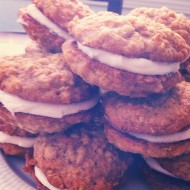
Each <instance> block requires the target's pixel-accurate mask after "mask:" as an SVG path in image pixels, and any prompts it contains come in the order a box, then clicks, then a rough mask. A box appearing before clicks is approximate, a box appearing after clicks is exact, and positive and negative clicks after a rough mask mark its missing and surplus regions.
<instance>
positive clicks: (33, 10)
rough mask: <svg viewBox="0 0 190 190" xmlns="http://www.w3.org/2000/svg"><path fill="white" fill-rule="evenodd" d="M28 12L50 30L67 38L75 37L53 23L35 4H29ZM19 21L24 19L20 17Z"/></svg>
mask: <svg viewBox="0 0 190 190" xmlns="http://www.w3.org/2000/svg"><path fill="white" fill-rule="evenodd" d="M27 13H28V14H29V15H30V16H31V17H32V18H33V19H35V20H36V21H38V22H39V23H40V24H41V25H44V26H46V27H47V28H49V30H50V31H52V32H54V33H56V34H57V35H58V36H60V37H62V38H64V39H66V40H69V39H73V37H72V36H70V35H69V33H68V32H66V31H64V30H63V29H61V28H60V27H59V26H57V25H56V24H55V23H53V22H52V21H51V20H49V19H48V18H47V17H46V16H45V15H44V14H43V13H42V12H41V11H40V10H39V9H38V8H37V7H36V6H35V5H34V4H30V5H28V7H27ZM19 21H22V20H21V19H18V22H19ZM24 24H25V23H24Z"/></svg>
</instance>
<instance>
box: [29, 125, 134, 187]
mask: <svg viewBox="0 0 190 190" xmlns="http://www.w3.org/2000/svg"><path fill="white" fill-rule="evenodd" d="M131 161H132V160H131V156H130V154H125V153H123V152H121V151H119V150H118V149H116V148H115V147H114V146H112V145H111V144H109V143H108V141H107V140H106V138H105V136H104V133H103V131H102V129H101V128H97V127H96V128H94V127H91V126H85V127H84V126H82V127H81V126H80V127H79V126H77V128H76V127H74V128H72V129H70V130H68V131H66V133H64V134H55V135H53V136H46V137H39V138H38V139H37V140H36V143H35V145H34V154H33V159H31V158H30V159H29V160H27V163H26V167H25V170H26V171H29V172H31V166H32V165H33V167H35V168H36V167H38V168H40V170H41V171H42V172H43V173H44V174H45V176H46V178H47V180H48V181H49V183H50V184H51V185H53V186H55V187H56V188H59V189H64V188H67V189H70V190H74V189H89V190H92V189H93V190H95V189H96V190H98V189H113V187H114V186H115V185H116V184H118V183H119V181H120V179H121V177H122V175H123V173H124V171H126V170H127V168H128V165H129V164H130V163H131ZM33 174H34V173H33ZM41 185H42V184H41ZM42 189H43V188H42Z"/></svg>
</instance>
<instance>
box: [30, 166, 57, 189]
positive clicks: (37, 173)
mask: <svg viewBox="0 0 190 190" xmlns="http://www.w3.org/2000/svg"><path fill="white" fill-rule="evenodd" d="M34 172H35V176H36V177H37V179H38V180H39V182H40V183H41V184H42V185H44V186H45V187H47V188H48V189H49V190H60V189H58V188H57V187H54V186H53V185H52V184H50V183H49V181H48V180H47V178H46V176H45V174H44V173H43V172H42V170H41V169H40V168H38V167H37V166H35V167H34Z"/></svg>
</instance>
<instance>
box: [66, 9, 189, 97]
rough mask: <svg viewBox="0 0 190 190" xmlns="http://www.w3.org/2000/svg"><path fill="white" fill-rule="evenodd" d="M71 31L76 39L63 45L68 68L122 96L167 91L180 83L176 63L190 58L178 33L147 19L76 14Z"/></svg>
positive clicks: (140, 95) (104, 14) (71, 23)
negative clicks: (80, 15)
mask: <svg viewBox="0 0 190 190" xmlns="http://www.w3.org/2000/svg"><path fill="white" fill-rule="evenodd" d="M69 31H70V33H71V34H72V35H73V36H74V38H75V39H76V41H77V43H71V42H67V43H65V44H63V53H64V56H65V59H66V60H67V62H68V65H69V67H70V68H71V70H72V71H73V72H75V73H76V74H78V75H80V76H81V77H82V78H83V79H84V80H86V81H88V82H89V83H90V84H95V85H97V86H99V87H100V88H102V89H103V90H108V91H116V92H117V93H119V94H121V95H125V96H131V97H143V96H147V95H149V94H152V93H165V92H167V91H168V90H169V89H171V88H172V87H174V86H175V85H176V84H177V83H178V82H179V81H180V76H179V73H178V69H179V64H178V63H177V62H182V61H184V59H187V57H188V56H189V46H188V45H187V44H186V42H185V40H184V39H183V38H182V37H181V36H180V35H179V34H177V33H175V32H173V31H172V30H170V29H169V28H167V27H166V26H164V25H162V24H159V23H156V22H152V21H149V20H148V19H147V20H146V19H140V18H137V17H133V16H119V15H117V14H113V13H107V12H100V13H98V14H93V15H90V16H87V17H85V18H83V19H77V18H75V19H74V20H73V21H71V22H70V23H69ZM179 49H180V51H179ZM164 65H165V66H164ZM157 66H158V67H159V69H156V67H157ZM173 66H174V67H176V69H174V67H173ZM163 67H165V68H166V70H167V71H166V70H164V71H163ZM171 68H173V69H174V70H173V69H172V70H170V69H171ZM168 69H169V70H168ZM158 71H159V72H158ZM160 72H161V73H160ZM162 72H163V73H162Z"/></svg>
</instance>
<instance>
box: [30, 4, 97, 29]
mask: <svg viewBox="0 0 190 190" xmlns="http://www.w3.org/2000/svg"><path fill="white" fill-rule="evenodd" d="M32 2H33V3H34V4H35V5H36V7H37V8H38V9H39V10H40V11H41V12H42V13H43V14H44V15H45V16H46V17H48V18H49V19H50V20H51V21H53V22H54V23H55V24H57V25H58V26H59V27H61V28H62V29H64V30H66V31H67V30H68V29H67V27H68V23H69V22H70V21H71V20H72V19H73V18H74V17H75V16H78V17H79V18H83V17H85V16H88V15H91V14H93V11H92V10H91V9H90V8H89V7H88V6H87V5H84V4H83V3H82V2H81V1H78V0H61V1H56V0H46V1H44V0H32Z"/></svg>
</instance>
